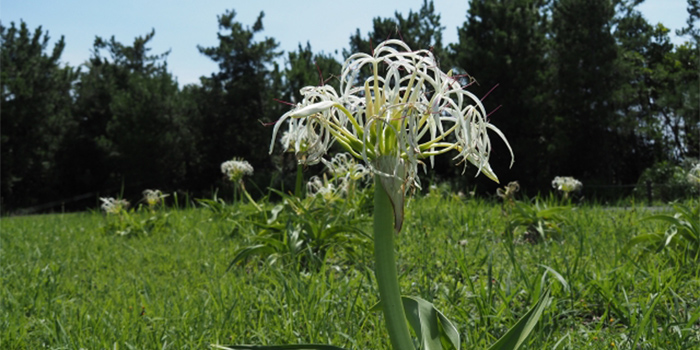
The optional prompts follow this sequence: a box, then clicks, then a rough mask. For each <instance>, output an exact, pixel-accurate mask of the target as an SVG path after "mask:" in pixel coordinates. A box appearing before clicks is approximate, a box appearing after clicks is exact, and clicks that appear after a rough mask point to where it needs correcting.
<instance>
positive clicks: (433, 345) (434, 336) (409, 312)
mask: <svg viewBox="0 0 700 350" xmlns="http://www.w3.org/2000/svg"><path fill="white" fill-rule="evenodd" d="M401 301H402V302H403V307H404V310H406V318H407V320H408V324H409V325H410V326H411V328H412V329H413V331H414V332H415V333H416V336H417V337H418V340H419V341H420V344H421V347H420V348H421V350H442V349H456V350H459V347H460V341H459V331H457V327H455V326H454V325H453V324H452V322H451V321H450V320H449V319H448V318H447V317H445V315H444V314H443V313H442V312H440V310H438V309H437V308H435V306H434V305H433V304H432V303H431V302H429V301H427V300H424V299H421V298H419V297H409V296H405V295H404V296H401ZM381 308H382V303H381V301H380V302H379V303H377V304H376V305H374V306H373V307H372V310H373V311H378V310H381Z"/></svg>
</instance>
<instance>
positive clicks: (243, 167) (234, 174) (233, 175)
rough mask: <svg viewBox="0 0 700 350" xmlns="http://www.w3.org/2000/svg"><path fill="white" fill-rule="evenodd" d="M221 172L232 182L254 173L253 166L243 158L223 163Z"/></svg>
mask: <svg viewBox="0 0 700 350" xmlns="http://www.w3.org/2000/svg"><path fill="white" fill-rule="evenodd" d="M221 172H222V173H224V175H226V177H227V178H228V179H229V180H230V181H232V182H239V181H240V180H241V179H242V178H243V176H250V175H253V166H252V165H250V163H248V162H247V161H245V160H243V159H241V158H234V159H232V160H229V161H225V162H223V163H221Z"/></svg>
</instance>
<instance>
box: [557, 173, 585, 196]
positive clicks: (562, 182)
mask: <svg viewBox="0 0 700 350" xmlns="http://www.w3.org/2000/svg"><path fill="white" fill-rule="evenodd" d="M552 187H554V188H555V189H557V190H558V191H560V192H564V193H565V194H569V193H571V192H578V191H580V190H581V188H583V184H582V183H581V181H579V180H576V179H575V178H573V177H571V176H556V177H554V180H552Z"/></svg>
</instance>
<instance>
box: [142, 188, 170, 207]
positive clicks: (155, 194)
mask: <svg viewBox="0 0 700 350" xmlns="http://www.w3.org/2000/svg"><path fill="white" fill-rule="evenodd" d="M167 196H168V195H167V194H163V192H161V191H160V190H145V191H143V199H144V200H145V201H146V204H148V206H149V207H153V206H154V205H156V204H159V203H160V202H161V201H162V200H163V199H164V198H165V197H167Z"/></svg>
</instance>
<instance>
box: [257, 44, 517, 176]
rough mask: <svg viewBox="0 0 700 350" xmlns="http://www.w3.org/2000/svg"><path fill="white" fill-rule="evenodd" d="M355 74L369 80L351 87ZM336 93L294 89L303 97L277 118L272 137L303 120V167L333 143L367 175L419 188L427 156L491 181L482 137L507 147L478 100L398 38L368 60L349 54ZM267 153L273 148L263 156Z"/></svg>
mask: <svg viewBox="0 0 700 350" xmlns="http://www.w3.org/2000/svg"><path fill="white" fill-rule="evenodd" d="M362 69H369V71H370V72H371V76H370V77H369V78H368V79H367V80H366V81H365V82H364V84H362V85H355V80H356V77H357V75H358V74H359V72H360V70H362ZM340 91H341V92H342V94H341V95H339V94H338V93H337V92H336V91H335V90H334V89H333V88H332V87H330V86H322V87H305V88H304V89H302V90H301V93H302V95H304V99H303V100H302V102H301V103H300V104H299V105H297V107H296V108H294V109H293V110H291V111H289V112H288V113H286V114H285V115H283V116H282V117H281V118H280V120H279V121H278V122H277V124H276V125H275V128H274V130H273V139H274V138H275V136H276V134H277V132H278V130H279V128H280V127H281V126H282V124H283V122H284V121H285V120H289V119H297V120H300V121H303V122H302V123H303V127H305V128H306V131H307V137H308V138H309V139H308V140H309V141H308V142H311V143H313V144H316V145H318V146H319V147H318V148H317V149H315V150H314V152H313V154H310V155H309V158H310V161H316V162H317V161H318V160H319V159H320V158H321V156H323V154H324V153H325V152H327V150H328V149H329V148H330V146H331V145H332V144H333V143H334V142H338V143H339V144H340V145H342V146H343V147H344V148H345V149H346V150H347V151H348V152H349V153H350V154H352V155H353V156H354V157H356V158H360V159H364V161H365V163H366V164H367V166H368V167H369V168H370V169H371V170H372V172H374V173H375V174H379V175H382V176H384V177H393V178H398V179H400V180H401V181H402V182H404V184H405V183H410V184H415V185H416V186H419V185H420V184H419V183H418V177H417V171H418V165H419V164H423V162H422V159H425V158H430V159H431V164H432V163H433V157H434V156H436V155H439V154H442V153H446V152H448V151H451V150H456V151H457V152H459V153H458V155H457V156H456V157H455V158H456V159H458V160H459V161H460V162H465V161H468V162H470V163H472V164H474V165H476V166H477V167H478V169H479V171H480V172H484V173H485V174H486V175H487V176H488V177H490V178H491V179H493V180H495V181H498V178H497V177H496V175H495V174H494V173H493V171H492V170H491V167H490V166H489V163H488V158H489V153H490V151H491V143H490V140H489V137H488V135H487V131H488V130H491V131H493V132H495V133H496V134H497V135H498V136H500V137H501V138H502V139H503V140H504V141H505V142H506V145H508V148H509V149H510V145H509V144H508V142H507V140H506V139H505V137H504V136H503V134H502V133H501V132H500V131H499V130H498V129H497V128H496V127H494V126H493V125H491V124H490V123H488V122H487V121H486V120H485V115H486V111H485V109H484V106H483V105H482V104H481V101H479V99H478V98H477V97H476V96H474V95H473V94H472V93H470V92H468V91H466V90H464V89H463V88H462V86H461V85H460V83H459V82H458V81H457V80H456V79H454V78H452V77H451V75H450V74H449V73H444V72H442V71H441V70H440V69H439V68H438V66H437V63H436V59H435V58H434V57H433V54H432V52H430V51H428V50H418V51H412V50H411V49H410V48H409V47H408V46H407V45H406V44H405V43H404V42H402V41H400V40H388V41H385V42H383V43H381V44H379V45H378V46H377V48H376V49H375V50H374V54H373V55H369V54H366V53H356V54H353V55H351V56H350V57H349V58H348V59H347V60H346V61H345V63H344V65H343V69H342V73H341V77H340ZM273 148H274V142H273V143H272V144H271V146H270V151H271V152H272V150H273ZM511 156H512V150H511ZM380 158H390V159H391V160H389V159H386V160H383V161H380V160H379V159H380ZM402 187H403V188H404V189H405V190H407V188H406V187H405V186H402Z"/></svg>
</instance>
